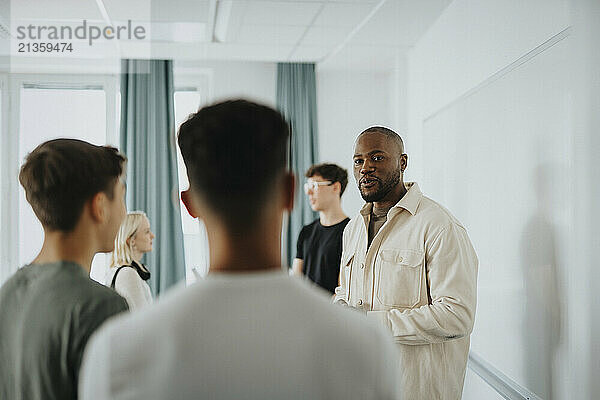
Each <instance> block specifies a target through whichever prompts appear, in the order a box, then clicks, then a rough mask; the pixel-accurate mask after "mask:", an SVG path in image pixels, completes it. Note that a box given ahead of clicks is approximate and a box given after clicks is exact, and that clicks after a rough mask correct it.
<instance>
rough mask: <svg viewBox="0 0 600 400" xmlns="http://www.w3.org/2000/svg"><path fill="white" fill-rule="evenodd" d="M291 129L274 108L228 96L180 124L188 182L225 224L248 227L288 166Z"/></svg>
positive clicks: (181, 145)
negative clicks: (228, 97) (228, 99)
mask: <svg viewBox="0 0 600 400" xmlns="http://www.w3.org/2000/svg"><path fill="white" fill-rule="evenodd" d="M288 138H289V127H288V124H287V123H286V121H285V119H284V118H283V116H282V115H281V114H280V113H279V112H277V111H275V110H273V109H272V108H269V107H266V106H263V105H260V104H256V103H252V102H250V101H246V100H230V101H225V102H222V103H218V104H214V105H211V106H208V107H204V108H202V109H201V110H200V111H198V112H197V113H195V114H192V115H191V116H190V117H189V118H188V119H187V121H185V122H184V123H183V124H181V127H180V128H179V137H178V143H179V147H180V149H181V155H182V156H183V161H184V162H185V166H186V168H187V173H188V177H189V180H190V185H191V187H192V189H193V190H195V191H197V193H198V194H200V196H201V197H202V199H203V200H204V201H205V202H206V204H207V205H208V206H209V207H210V208H211V210H212V211H214V212H215V213H217V214H218V215H219V217H221V218H222V219H223V221H224V222H225V224H226V225H227V226H228V227H229V228H235V229H242V230H243V229H246V228H248V227H251V226H252V225H253V224H254V223H255V222H256V221H257V218H258V216H259V215H260V213H261V211H262V209H263V207H264V205H265V204H266V202H268V200H269V199H268V196H269V195H271V193H272V190H271V189H272V187H273V185H274V184H275V182H276V179H277V178H278V177H280V176H281V173H282V172H283V171H284V170H285V168H286V160H287V145H288Z"/></svg>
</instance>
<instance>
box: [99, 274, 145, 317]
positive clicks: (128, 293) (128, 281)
mask: <svg viewBox="0 0 600 400" xmlns="http://www.w3.org/2000/svg"><path fill="white" fill-rule="evenodd" d="M118 269H119V267H111V268H109V270H108V274H107V275H106V281H105V282H106V286H110V284H111V282H112V280H113V277H114V275H115V273H116V272H117V270H118ZM115 290H116V291H117V293H119V294H120V295H121V296H123V297H124V298H125V300H127V304H128V305H129V310H130V311H134V310H138V309H140V308H141V307H143V306H145V305H147V304H150V303H152V292H151V291H150V286H148V284H147V283H146V281H145V280H143V279H142V278H140V275H139V274H138V273H137V271H136V270H135V269H133V268H129V267H125V268H121V270H120V271H119V274H118V275H117V280H116V281H115Z"/></svg>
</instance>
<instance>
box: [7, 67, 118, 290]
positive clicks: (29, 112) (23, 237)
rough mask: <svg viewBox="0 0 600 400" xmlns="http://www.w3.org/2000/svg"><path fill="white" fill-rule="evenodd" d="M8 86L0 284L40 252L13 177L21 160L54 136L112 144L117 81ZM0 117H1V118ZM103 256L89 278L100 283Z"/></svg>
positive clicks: (21, 81)
mask: <svg viewBox="0 0 600 400" xmlns="http://www.w3.org/2000/svg"><path fill="white" fill-rule="evenodd" d="M8 79H9V81H10V84H9V85H10V96H11V97H10V102H11V109H12V110H15V111H16V112H13V113H11V115H10V122H9V129H8V131H9V132H11V133H12V135H8V136H9V137H7V138H6V139H5V140H4V142H3V145H5V146H6V147H5V149H6V151H3V156H4V157H3V159H2V167H3V169H6V170H7V171H6V172H3V175H2V178H3V182H2V186H3V189H4V190H6V191H7V192H8V194H7V195H5V196H4V198H3V200H5V199H6V200H7V204H3V205H2V216H3V217H4V218H6V217H7V216H9V218H7V219H10V221H11V223H8V224H6V225H4V226H5V227H8V228H7V229H3V232H2V237H1V238H0V239H1V240H2V241H3V242H4V246H5V247H4V248H3V250H4V251H3V253H6V254H3V261H4V260H6V261H5V262H6V263H7V264H8V266H7V267H6V269H5V270H4V271H0V272H1V274H0V283H1V282H3V281H4V280H5V279H6V278H8V276H9V275H10V274H11V273H13V272H14V271H15V270H16V269H17V268H19V267H20V266H22V265H25V264H27V263H29V262H31V261H32V260H33V259H34V258H35V256H36V255H37V253H38V252H39V250H40V248H41V246H42V241H43V231H42V227H41V224H40V223H39V221H38V220H37V218H36V217H35V215H34V213H33V211H32V210H31V207H30V206H29V203H27V200H26V199H25V193H24V190H23V188H22V187H21V186H20V185H19V183H18V181H17V179H15V178H16V176H17V175H18V171H19V168H20V166H21V165H22V163H23V160H24V159H25V157H26V155H27V154H28V153H29V152H30V151H32V150H33V149H34V148H35V147H36V146H38V145H39V144H40V143H42V142H44V141H46V140H49V139H53V138H58V137H67V138H78V139H82V140H86V141H88V142H91V143H94V144H106V143H110V144H113V145H114V144H115V142H116V141H117V140H116V127H115V126H114V125H115V124H114V123H113V122H114V119H115V112H116V103H115V101H116V95H115V93H116V82H117V78H116V77H114V76H102V77H91V76H81V77H76V76H69V77H63V76H20V75H12V76H10V77H9V78H8ZM3 115H6V114H5V113H4V114H3ZM105 264H106V255H103V254H100V255H98V256H96V258H94V261H93V263H92V274H91V276H92V278H94V279H96V280H99V281H103V280H104V275H105V271H106V265H105Z"/></svg>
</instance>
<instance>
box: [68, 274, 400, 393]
mask: <svg viewBox="0 0 600 400" xmlns="http://www.w3.org/2000/svg"><path fill="white" fill-rule="evenodd" d="M395 352H396V349H395V346H393V344H392V342H391V339H390V338H389V335H387V334H386V333H385V332H384V331H383V330H380V328H379V327H378V326H376V325H375V324H371V323H370V322H369V321H368V320H367V319H366V318H365V317H364V315H362V314H360V313H359V312H357V311H352V310H350V309H347V308H345V307H342V306H336V305H332V304H331V303H330V297H329V296H327V294H325V293H324V292H322V291H320V290H319V289H316V288H313V287H310V286H309V285H308V284H306V283H305V282H302V281H300V280H297V279H293V278H290V277H288V276H287V275H286V274H284V273H282V272H279V271H278V272H255V273H246V274H223V273H220V274H212V275H209V276H208V277H207V278H206V279H205V280H203V281H200V282H197V283H196V284H194V285H192V286H190V287H188V288H183V289H175V290H173V291H171V292H170V293H167V294H166V295H165V296H163V297H162V298H161V300H159V301H158V302H157V303H155V305H154V306H152V307H146V308H144V309H143V310H141V311H140V312H137V313H132V314H129V315H126V316H124V317H117V318H115V319H114V320H112V321H110V322H108V323H107V324H106V325H104V326H103V328H101V329H100V330H99V331H98V332H97V334H95V335H94V337H93V338H92V339H91V341H90V344H89V345H88V347H87V349H86V353H85V356H84V361H83V367H82V372H81V374H80V377H81V379H80V386H79V387H80V398H81V399H83V400H92V399H187V398H189V399H196V398H198V399H200V398H202V399H261V400H268V399H286V400H287V399H361V400H367V399H393V398H396V393H397V389H398V388H397V387H396V386H397V385H396V384H395V379H396V377H397V374H396V365H397V357H396V353H395Z"/></svg>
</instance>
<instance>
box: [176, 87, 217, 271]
mask: <svg viewBox="0 0 600 400" xmlns="http://www.w3.org/2000/svg"><path fill="white" fill-rule="evenodd" d="M202 103H203V99H202V93H201V92H200V91H199V90H198V89H197V88H195V87H191V88H177V89H176V90H175V95H174V105H175V127H176V131H178V130H179V126H180V125H181V124H182V123H183V122H185V120H186V119H187V118H188V116H189V115H190V114H192V113H195V112H196V111H198V109H199V107H200V105H201V104H202ZM177 168H178V174H179V191H180V192H181V191H183V190H186V189H188V188H189V182H188V179H187V172H186V169H185V164H184V163H183V159H182V157H181V152H180V151H179V147H178V146H177ZM181 225H182V227H183V238H184V239H183V241H184V249H185V264H186V281H187V282H188V283H191V282H194V281H195V280H196V279H197V278H198V277H203V276H205V275H206V273H207V272H208V266H209V254H208V239H207V236H206V230H205V229H204V224H203V223H202V221H199V220H197V219H195V218H192V217H191V216H190V215H189V214H188V212H187V210H186V209H185V207H184V206H183V204H182V205H181Z"/></svg>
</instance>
